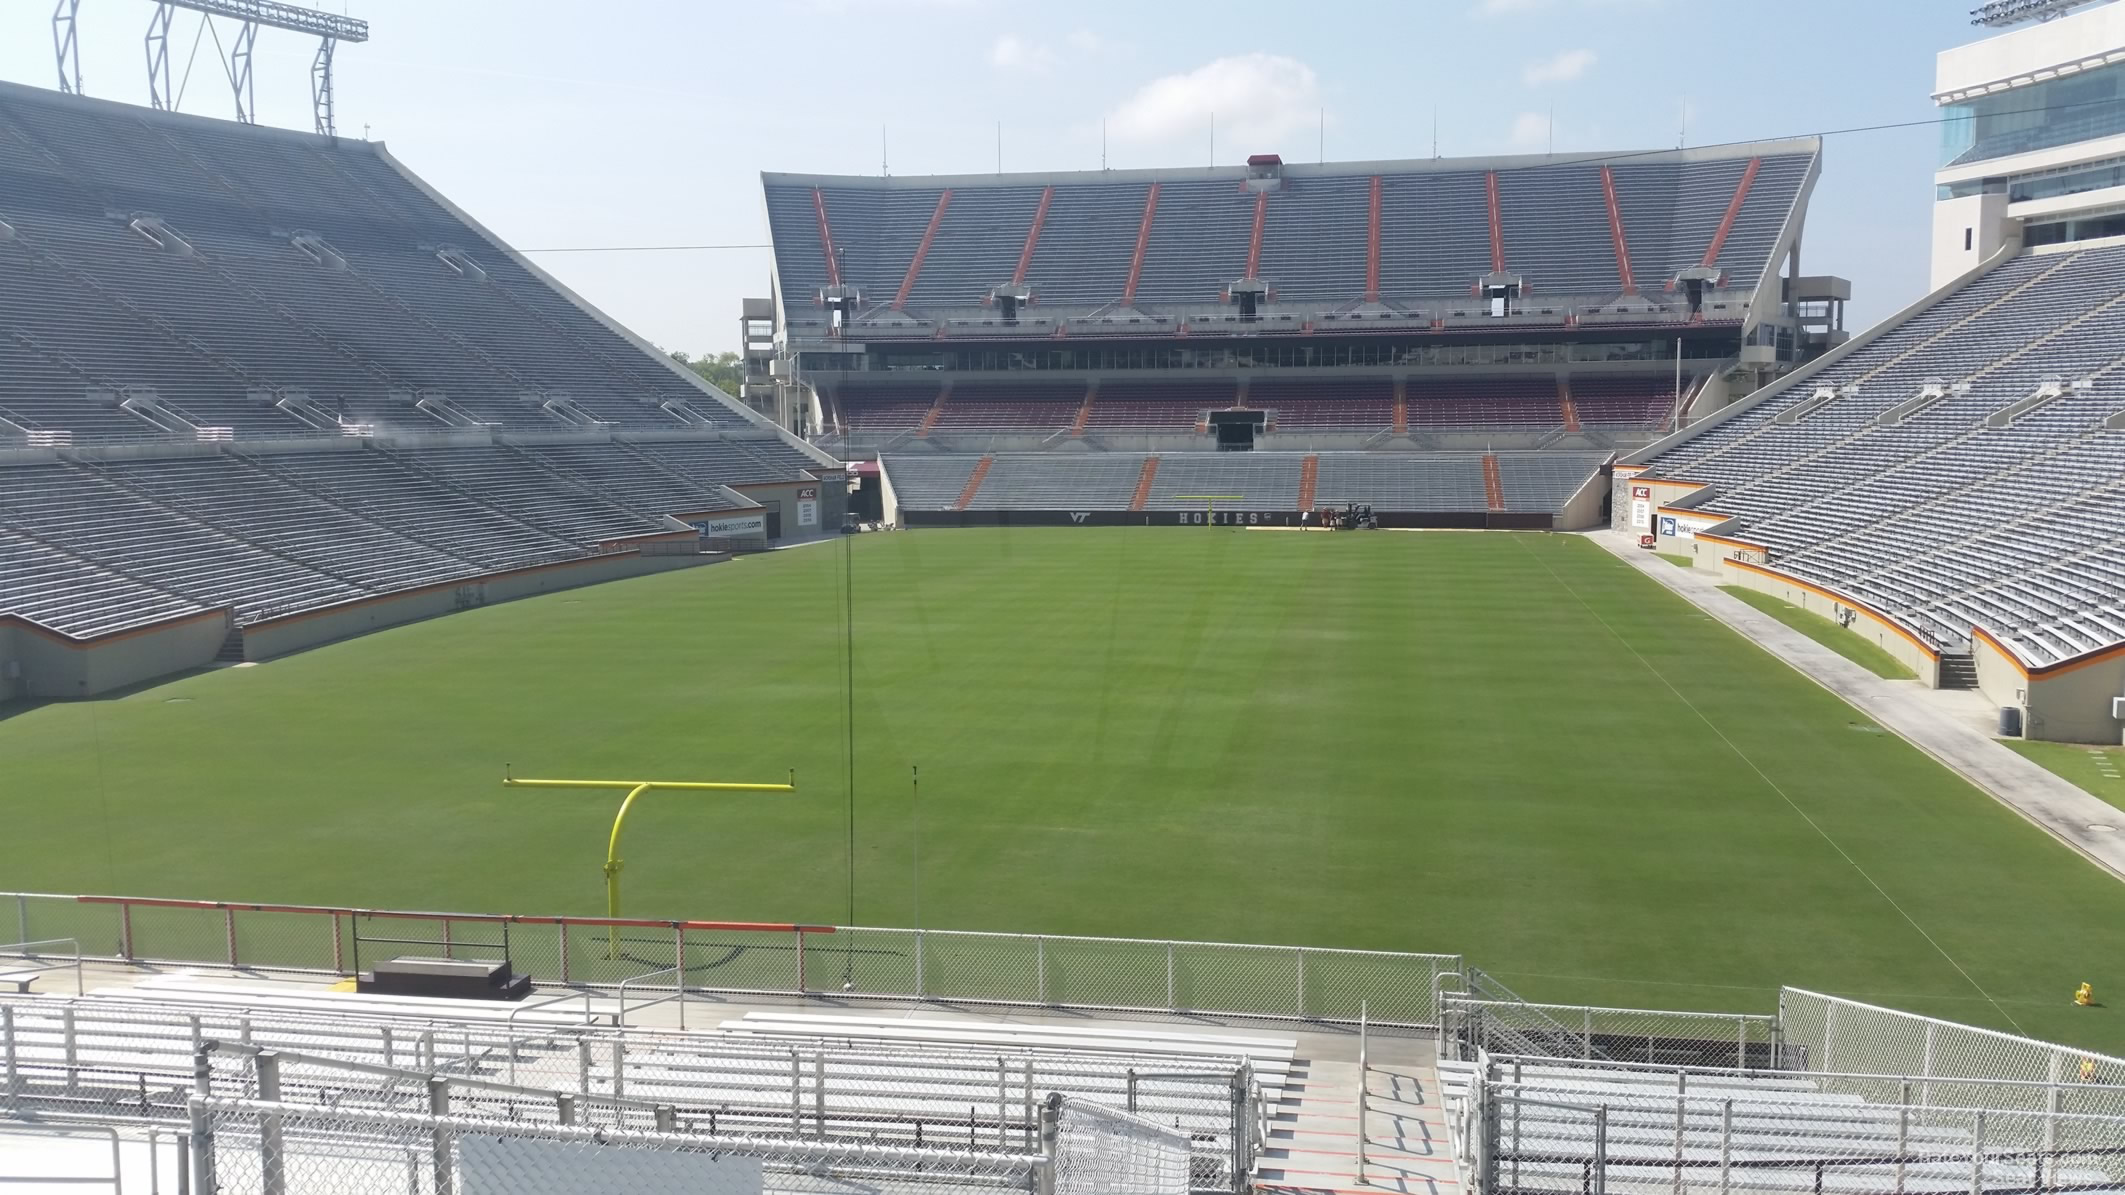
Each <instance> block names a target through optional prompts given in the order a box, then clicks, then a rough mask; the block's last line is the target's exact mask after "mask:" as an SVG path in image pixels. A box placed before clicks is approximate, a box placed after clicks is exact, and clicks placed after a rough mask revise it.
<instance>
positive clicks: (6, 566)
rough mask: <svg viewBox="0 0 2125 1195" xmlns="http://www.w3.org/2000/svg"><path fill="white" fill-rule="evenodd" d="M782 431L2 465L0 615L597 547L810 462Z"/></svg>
mask: <svg viewBox="0 0 2125 1195" xmlns="http://www.w3.org/2000/svg"><path fill="white" fill-rule="evenodd" d="M818 467H819V466H817V465H816V464H815V462H813V461H812V460H811V459H810V458H808V457H805V456H803V455H802V454H800V453H798V452H797V451H796V450H795V449H794V448H791V447H790V446H789V445H787V444H784V443H783V442H781V441H780V440H704V441H689V440H666V439H657V440H643V441H638V442H624V441H618V440H614V441H610V442H605V443H596V444H563V445H540V444H536V443H527V444H521V445H518V444H490V445H478V446H470V447H422V446H416V447H410V448H409V447H403V446H402V447H398V448H385V447H383V446H381V445H380V444H377V443H371V442H363V443H361V444H358V445H356V444H345V445H334V446H333V448H332V449H331V450H318V451H294V452H284V451H275V452H270V453H267V452H259V451H254V450H247V449H246V446H245V445H243V444H241V443H237V444H232V445H226V446H222V447H221V448H219V449H217V450H214V451H212V452H209V453H205V454H200V455H186V456H175V457H168V458H162V459H154V458H150V459H113V460H100V461H99V460H91V459H88V458H85V457H81V458H76V459H67V460H45V461H35V462H31V463H23V464H0V614H5V613H13V614H17V615H20V616H22V617H24V618H27V619H29V620H31V621H33V622H36V623H38V624H40V625H43V626H46V627H49V628H50V629H53V630H56V631H59V632H61V633H64V634H68V635H72V636H75V637H77V638H89V637H93V636H97V635H102V634H108V633H111V632H114V631H121V630H126V629H128V628H131V627H136V626H142V625H146V624H148V623H151V622H157V621H161V620H163V619H166V618H170V617H174V616H178V615H182V614H186V613H192V612H197V611H199V610H202V609H208V608H216V607H223V606H227V607H231V608H233V609H234V610H235V612H236V621H237V623H238V624H239V625H241V624H244V623H248V622H252V621H256V620H258V619H261V618H266V617H272V616H275V615H280V614H287V613H292V612H295V611H299V610H303V609H310V608H315V607H319V606H324V605H330V604H333V603H337V602H343V601H350V600H353V599H357V598H362V597H368V596H372V595H376V594H383V593H391V592H396V591H400V590H405V589H412V588H417V587H420V586H424V585H432V584H436V583H439V582H445V581H454V580H461V579H467V578H471V577H476V576H480V575H483V574H487V573H492V572H496V571H499V570H504V569H510V568H518V567H523V566H527V565H532V564H538V563H542V562H546V561H552V560H563V559H572V558H575V557H580V556H582V555H585V554H586V553H587V552H589V551H591V550H593V549H595V548H596V546H597V545H599V544H602V543H606V542H610V541H614V540H620V539H625V538H628V537H633V536H643V535H656V534H659V533H666V532H672V531H677V530H681V529H682V527H681V525H680V524H678V523H676V522H674V521H673V520H672V519H671V517H670V516H674V515H691V514H706V513H712V512H715V511H721V510H731V509H738V508H742V507H746V506H749V505H751V503H750V502H749V500H747V499H745V498H743V497H742V496H740V495H738V494H736V493H734V492H733V491H731V490H729V489H727V488H725V487H726V486H729V485H742V484H753V483H767V482H781V481H795V480H800V479H802V478H806V477H809V476H813V474H812V472H811V470H813V469H816V468H818Z"/></svg>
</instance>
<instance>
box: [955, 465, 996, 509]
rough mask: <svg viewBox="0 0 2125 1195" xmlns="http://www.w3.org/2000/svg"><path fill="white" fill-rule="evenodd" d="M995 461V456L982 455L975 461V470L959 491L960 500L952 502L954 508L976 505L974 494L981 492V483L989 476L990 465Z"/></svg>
mask: <svg viewBox="0 0 2125 1195" xmlns="http://www.w3.org/2000/svg"><path fill="white" fill-rule="evenodd" d="M995 463H996V458H995V457H994V456H985V457H982V458H981V459H980V460H979V461H976V462H975V463H974V472H973V474H972V475H971V476H969V477H968V478H967V487H966V488H965V489H963V490H961V491H959V499H958V501H956V502H954V503H952V509H953V510H965V509H967V508H968V507H970V506H972V505H974V495H975V494H977V493H979V492H981V483H982V482H983V481H984V480H986V479H987V478H988V476H989V467H990V466H991V465H994V464H995Z"/></svg>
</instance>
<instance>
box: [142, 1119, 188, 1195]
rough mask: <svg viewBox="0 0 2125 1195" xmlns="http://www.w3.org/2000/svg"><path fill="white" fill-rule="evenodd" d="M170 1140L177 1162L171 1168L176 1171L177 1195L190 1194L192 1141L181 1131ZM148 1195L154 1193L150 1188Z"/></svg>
mask: <svg viewBox="0 0 2125 1195" xmlns="http://www.w3.org/2000/svg"><path fill="white" fill-rule="evenodd" d="M170 1142H171V1144H172V1145H173V1146H174V1147H175V1148H174V1150H173V1151H172V1152H173V1153H174V1154H175V1155H176V1157H175V1161H176V1163H177V1164H176V1165H175V1166H174V1167H172V1169H174V1170H176V1171H177V1195H192V1148H191V1147H192V1142H191V1140H190V1139H189V1138H187V1137H186V1136H185V1135H184V1134H183V1133H178V1134H176V1135H174V1136H173V1137H172V1138H171V1139H170ZM149 1195H154V1192H153V1190H152V1189H150V1191H149Z"/></svg>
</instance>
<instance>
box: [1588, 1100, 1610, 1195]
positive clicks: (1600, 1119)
mask: <svg viewBox="0 0 2125 1195" xmlns="http://www.w3.org/2000/svg"><path fill="white" fill-rule="evenodd" d="M1593 1160H1594V1172H1593V1191H1592V1193H1591V1195H1606V1193H1607V1191H1608V1185H1609V1110H1608V1105H1607V1104H1597V1105H1595V1107H1594V1159H1593Z"/></svg>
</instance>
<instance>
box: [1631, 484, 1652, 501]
mask: <svg viewBox="0 0 2125 1195" xmlns="http://www.w3.org/2000/svg"><path fill="white" fill-rule="evenodd" d="M1652 496H1653V487H1652V486H1649V485H1634V486H1632V487H1631V497H1633V498H1650V497H1652Z"/></svg>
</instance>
